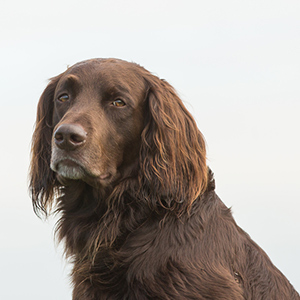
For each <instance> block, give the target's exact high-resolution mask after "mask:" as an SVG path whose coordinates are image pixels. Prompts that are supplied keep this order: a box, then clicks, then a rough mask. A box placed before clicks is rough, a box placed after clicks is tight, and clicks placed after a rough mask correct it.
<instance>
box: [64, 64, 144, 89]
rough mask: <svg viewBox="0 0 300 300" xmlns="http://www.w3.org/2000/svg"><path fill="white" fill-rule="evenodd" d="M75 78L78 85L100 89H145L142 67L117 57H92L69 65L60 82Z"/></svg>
mask: <svg viewBox="0 0 300 300" xmlns="http://www.w3.org/2000/svg"><path fill="white" fill-rule="evenodd" d="M69 77H74V78H76V81H77V83H78V85H79V86H85V87H87V88H88V89H92V90H98V91H99V88H100V90H102V91H108V90H109V91H113V90H116V91H117V90H123V91H127V92H129V93H132V94H139V95H140V93H144V92H145V90H146V89H147V88H146V86H147V84H146V82H145V78H144V75H143V68H142V67H140V66H139V65H136V64H134V63H130V62H126V61H122V60H117V59H93V60H88V61H83V62H80V63H77V64H76V65H74V66H72V67H70V68H69V69H68V70H67V71H66V72H65V74H64V76H63V78H61V82H65V81H66V80H69Z"/></svg>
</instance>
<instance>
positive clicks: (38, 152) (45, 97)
mask: <svg viewBox="0 0 300 300" xmlns="http://www.w3.org/2000/svg"><path fill="white" fill-rule="evenodd" d="M61 76H62V75H59V76H57V77H54V78H52V79H51V81H50V83H49V84H48V86H47V87H46V89H45V90H44V92H43V94H42V95H41V97H40V100H39V103H38V108H37V118H36V124H35V130H34V133H33V137H32V145H31V164H30V173H29V179H30V185H29V188H30V192H31V197H32V203H33V208H34V211H35V213H36V214H37V215H40V213H42V214H45V215H46V216H47V214H48V212H49V211H50V210H51V207H52V202H53V198H54V193H55V188H56V186H57V181H56V179H55V176H54V172H53V171H52V170H51V169H50V159H51V138H52V131H53V128H52V115H53V97H54V92H55V88H56V85H57V83H58V81H59V79H60V77H61Z"/></svg>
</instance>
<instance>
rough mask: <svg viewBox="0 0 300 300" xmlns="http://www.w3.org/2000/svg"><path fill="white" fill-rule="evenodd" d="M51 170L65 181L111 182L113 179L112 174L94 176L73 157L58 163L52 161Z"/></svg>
mask: <svg viewBox="0 0 300 300" xmlns="http://www.w3.org/2000/svg"><path fill="white" fill-rule="evenodd" d="M51 169H52V170H53V171H54V172H55V173H57V175H58V176H59V177H62V178H63V179H71V180H83V181H91V180H92V181H97V180H99V181H109V180H110V179H111V177H112V175H111V174H110V173H103V174H93V173H92V172H89V171H88V170H87V168H86V167H84V166H83V164H82V163H81V162H80V161H78V160H76V159H74V158H72V157H64V158H61V159H59V160H56V161H51Z"/></svg>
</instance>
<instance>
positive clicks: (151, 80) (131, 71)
mask: <svg viewBox="0 0 300 300" xmlns="http://www.w3.org/2000/svg"><path fill="white" fill-rule="evenodd" d="M30 186H31V191H32V198H33V205H34V208H35V211H36V212H40V211H41V212H44V213H46V214H47V213H48V212H49V211H51V209H52V208H54V207H55V208H56V211H57V212H59V213H60V216H61V218H60V221H59V223H58V228H57V230H58V236H59V238H60V240H63V241H64V243H65V249H66V254H67V255H68V256H70V257H72V259H73V261H74V268H73V272H72V278H73V284H74V290H73V299H74V300H99V299H111V300H117V299H128V300H129V299H130V300H133V299H136V300H143V299H165V300H166V299H170V300H174V299H216V300H217V299H218V300H221V299H223V300H235V299H249V300H250V299H253V300H260V299H269V300H274V299H278V300H283V299H286V300H291V299H300V297H299V295H298V294H297V292H296V291H295V290H294V289H293V287H292V286H291V285H290V283H289V282H288V280H287V279H286V278H285V277H284V276H283V275H282V274H281V273H280V271H279V270H278V269H277V268H276V267H275V266H274V265H273V264H272V263H271V261H270V259H269V258H268V257H267V255H266V254H265V253H264V252H263V250H261V249H260V248H259V247H258V246H257V245H256V244H255V243H254V242H253V241H252V240H251V239H250V237H249V236H248V235H247V234H246V233H245V232H244V231H243V230H242V229H240V228H239V227H238V226H237V225H236V223H235V221H234V220H233V218H232V215H231V212H230V210H229V209H228V208H227V207H225V205H224V204H223V203H222V202H221V200H220V199H219V198H218V196H217V195H216V193H215V191H214V180H213V176H212V172H211V171H210V170H209V168H208V167H207V166H206V151H205V143H204V140H203V137H202V135H201V133H200V131H199V130H198V128H197V126H196V123H195V121H194V119H193V118H192V116H191V115H190V113H189V112H188V111H187V110H186V108H185V107H184V105H183V104H182V101H181V100H180V99H179V97H178V96H177V94H176V92H175V91H174V89H173V88H172V87H171V86H170V85H169V84H168V83H167V82H166V81H163V80H160V79H159V78H157V77H156V76H154V75H152V74H151V73H149V72H148V71H146V70H145V69H144V68H142V67H140V66H138V65H136V64H133V63H128V62H125V61H122V60H116V59H93V60H89V61H84V62H81V63H78V64H76V65H75V66H73V67H71V68H69V69H68V70H67V71H66V72H64V73H63V74H61V75H59V76H57V77H55V78H53V79H52V80H51V81H50V83H49V85H48V86H47V88H46V89H45V91H44V93H43V94H42V96H41V99H40V102H39V105H38V114H37V122H36V129H35V132H34V136H33V144H32V162H31V183H30Z"/></svg>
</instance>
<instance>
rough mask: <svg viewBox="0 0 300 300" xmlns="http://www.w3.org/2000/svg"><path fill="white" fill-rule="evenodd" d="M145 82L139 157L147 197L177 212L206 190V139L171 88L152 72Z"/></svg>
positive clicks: (154, 204) (155, 205) (180, 211)
mask: <svg viewBox="0 0 300 300" xmlns="http://www.w3.org/2000/svg"><path fill="white" fill-rule="evenodd" d="M146 81H147V82H148V85H149V93H148V99H147V101H148V116H147V120H146V127H145V129H144V131H143V133H142V148H141V158H140V159H141V161H140V164H141V166H142V167H141V169H142V173H143V174H144V175H143V176H144V179H143V181H144V182H143V185H144V186H148V192H147V193H148V196H146V197H147V198H148V201H150V202H153V201H155V202H156V203H152V205H153V206H154V207H157V203H158V204H159V205H160V206H162V207H164V208H167V209H169V210H171V211H174V212H175V213H176V214H177V215H180V214H181V213H182V212H184V211H186V210H188V209H189V208H190V207H191V205H192V203H193V201H194V200H195V199H196V198H197V197H199V196H200V195H201V194H202V193H203V192H204V191H205V189H206V186H207V172H208V170H207V166H206V149H205V141H204V138H203V136H202V134H201V132H200V131H199V129H198V128H197V125H196V122H195V120H194V119H193V117H192V116H191V114H190V113H189V112H188V111H187V109H186V108H185V106H184V105H183V103H182V101H181V99H180V98H179V97H178V95H177V94H176V92H175V90H174V89H173V87H172V86H171V85H170V84H168V83H167V82H166V81H164V80H160V79H159V78H157V77H155V76H153V75H151V76H149V78H147V79H146ZM153 196H154V197H153ZM153 199H154V200H153Z"/></svg>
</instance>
